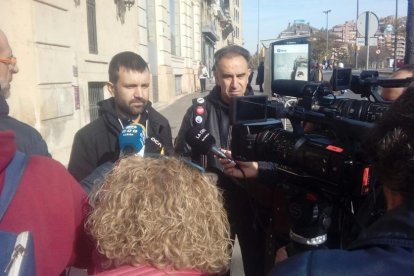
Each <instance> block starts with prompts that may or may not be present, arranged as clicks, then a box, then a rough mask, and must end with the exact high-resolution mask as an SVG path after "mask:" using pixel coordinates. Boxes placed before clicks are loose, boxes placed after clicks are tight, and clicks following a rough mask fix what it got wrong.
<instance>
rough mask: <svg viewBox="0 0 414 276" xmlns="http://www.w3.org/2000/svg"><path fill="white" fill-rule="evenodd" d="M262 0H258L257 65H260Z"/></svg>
mask: <svg viewBox="0 0 414 276" xmlns="http://www.w3.org/2000/svg"><path fill="white" fill-rule="evenodd" d="M259 50H260V0H257V67H259V63H260V58H259Z"/></svg>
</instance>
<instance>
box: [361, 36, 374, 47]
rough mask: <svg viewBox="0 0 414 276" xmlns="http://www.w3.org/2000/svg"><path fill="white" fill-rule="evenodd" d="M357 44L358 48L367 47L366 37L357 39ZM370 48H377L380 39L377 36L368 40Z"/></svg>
mask: <svg viewBox="0 0 414 276" xmlns="http://www.w3.org/2000/svg"><path fill="white" fill-rule="evenodd" d="M356 44H357V45H358V46H365V37H357V39H356ZM368 44H369V46H377V45H378V38H377V37H376V36H374V37H370V38H368Z"/></svg>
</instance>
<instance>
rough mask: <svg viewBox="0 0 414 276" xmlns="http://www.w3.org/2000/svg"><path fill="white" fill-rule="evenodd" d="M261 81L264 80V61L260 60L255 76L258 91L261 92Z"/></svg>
mask: <svg viewBox="0 0 414 276" xmlns="http://www.w3.org/2000/svg"><path fill="white" fill-rule="evenodd" d="M263 82H264V62H263V61H261V62H260V64H259V67H257V77H256V84H257V85H259V88H260V92H263V91H264V90H263Z"/></svg>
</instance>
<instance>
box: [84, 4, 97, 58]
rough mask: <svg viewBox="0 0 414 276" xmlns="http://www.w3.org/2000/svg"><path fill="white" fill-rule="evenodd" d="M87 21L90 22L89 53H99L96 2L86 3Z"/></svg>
mask: <svg viewBox="0 0 414 276" xmlns="http://www.w3.org/2000/svg"><path fill="white" fill-rule="evenodd" d="M86 10H87V20H88V42H89V53H91V54H97V53H98V38H97V34H96V8H95V0H87V1H86Z"/></svg>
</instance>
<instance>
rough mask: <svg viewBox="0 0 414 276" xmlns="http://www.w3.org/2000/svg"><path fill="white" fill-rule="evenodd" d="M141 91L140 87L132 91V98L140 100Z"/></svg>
mask: <svg viewBox="0 0 414 276" xmlns="http://www.w3.org/2000/svg"><path fill="white" fill-rule="evenodd" d="M142 95H143V91H142V87H141V86H137V87H136V88H135V90H134V98H142Z"/></svg>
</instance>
